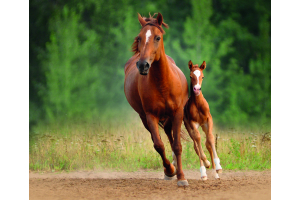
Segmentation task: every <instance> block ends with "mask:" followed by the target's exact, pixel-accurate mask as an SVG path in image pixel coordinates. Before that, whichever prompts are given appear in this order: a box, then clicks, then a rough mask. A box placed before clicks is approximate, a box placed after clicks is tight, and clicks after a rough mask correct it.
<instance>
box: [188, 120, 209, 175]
mask: <svg viewBox="0 0 300 200" xmlns="http://www.w3.org/2000/svg"><path fill="white" fill-rule="evenodd" d="M184 125H185V127H186V129H187V131H188V133H189V135H190V137H191V138H192V140H193V142H194V149H195V152H196V154H197V155H198V157H199V160H200V174H201V179H202V180H207V174H206V169H205V167H204V165H203V160H204V162H206V165H208V167H209V166H210V163H209V161H208V160H207V158H206V156H205V154H204V152H203V150H202V146H201V138H200V133H199V132H198V130H197V129H196V127H195V125H193V124H192V122H191V123H190V122H189V121H188V120H187V119H186V118H184Z"/></svg>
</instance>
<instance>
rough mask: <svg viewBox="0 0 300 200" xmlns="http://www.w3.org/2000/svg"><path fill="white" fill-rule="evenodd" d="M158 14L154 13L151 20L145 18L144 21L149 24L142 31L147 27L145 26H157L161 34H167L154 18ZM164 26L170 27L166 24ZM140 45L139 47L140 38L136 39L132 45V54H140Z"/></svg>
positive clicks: (163, 23)
mask: <svg viewBox="0 0 300 200" xmlns="http://www.w3.org/2000/svg"><path fill="white" fill-rule="evenodd" d="M155 14H157V13H154V14H153V16H151V15H150V13H149V15H150V17H149V18H146V17H143V19H144V20H145V21H146V22H147V23H146V24H145V25H144V26H143V27H142V28H141V30H142V29H143V28H144V27H145V26H155V27H156V28H158V30H160V32H161V33H162V34H165V31H164V29H163V28H162V27H161V26H160V25H159V24H158V23H157V20H156V18H153V17H154V15H155ZM162 26H164V27H166V28H169V25H168V24H166V23H165V22H162ZM138 45H139V41H138V36H137V37H135V38H134V42H133V44H132V52H134V54H137V53H138V52H139V50H138Z"/></svg>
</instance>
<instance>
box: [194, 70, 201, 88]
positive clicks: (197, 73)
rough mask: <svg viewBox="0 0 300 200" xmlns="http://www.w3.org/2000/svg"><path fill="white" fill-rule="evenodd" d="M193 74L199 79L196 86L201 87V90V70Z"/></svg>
mask: <svg viewBox="0 0 300 200" xmlns="http://www.w3.org/2000/svg"><path fill="white" fill-rule="evenodd" d="M193 73H194V74H195V75H196V77H197V85H196V86H199V88H200V87H201V86H200V85H199V77H200V76H201V72H200V70H195V71H194V72H193Z"/></svg>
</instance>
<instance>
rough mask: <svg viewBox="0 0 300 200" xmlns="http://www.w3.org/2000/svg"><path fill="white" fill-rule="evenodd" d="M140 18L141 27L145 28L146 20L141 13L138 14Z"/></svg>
mask: <svg viewBox="0 0 300 200" xmlns="http://www.w3.org/2000/svg"><path fill="white" fill-rule="evenodd" d="M138 18H139V22H140V24H141V26H142V27H143V26H145V24H146V21H145V20H144V18H143V17H142V16H141V15H140V13H138Z"/></svg>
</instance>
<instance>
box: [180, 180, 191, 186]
mask: <svg viewBox="0 0 300 200" xmlns="http://www.w3.org/2000/svg"><path fill="white" fill-rule="evenodd" d="M177 185H178V186H179V187H182V186H188V185H189V183H188V181H187V180H180V181H177Z"/></svg>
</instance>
